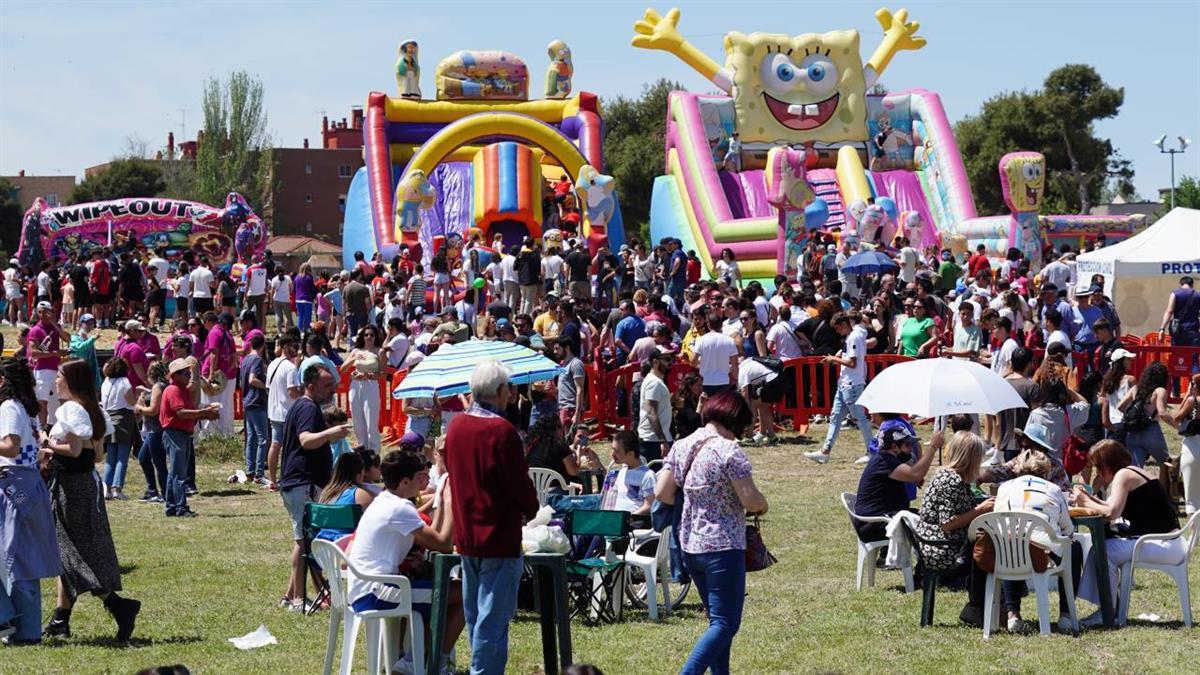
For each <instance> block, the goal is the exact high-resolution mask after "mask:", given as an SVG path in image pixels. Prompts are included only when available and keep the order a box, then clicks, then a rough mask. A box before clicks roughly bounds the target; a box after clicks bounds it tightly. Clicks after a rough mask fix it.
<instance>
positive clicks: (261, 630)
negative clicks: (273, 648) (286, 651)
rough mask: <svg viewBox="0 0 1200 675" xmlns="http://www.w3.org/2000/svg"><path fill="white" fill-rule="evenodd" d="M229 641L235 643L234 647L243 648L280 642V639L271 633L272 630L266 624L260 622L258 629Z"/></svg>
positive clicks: (253, 647)
mask: <svg viewBox="0 0 1200 675" xmlns="http://www.w3.org/2000/svg"><path fill="white" fill-rule="evenodd" d="M229 641H230V642H232V643H233V646H234V647H237V648H238V649H242V650H246V649H258V648H259V647H266V646H267V645H277V644H279V640H276V639H275V636H274V635H271V631H269V630H267V625H266V624H260V625H259V627H258V630H255V631H254V632H252V633H246V634H245V635H243V636H241V637H231V638H229Z"/></svg>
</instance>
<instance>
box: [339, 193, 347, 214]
mask: <svg viewBox="0 0 1200 675" xmlns="http://www.w3.org/2000/svg"><path fill="white" fill-rule="evenodd" d="M338 212H339V213H345V212H346V195H338Z"/></svg>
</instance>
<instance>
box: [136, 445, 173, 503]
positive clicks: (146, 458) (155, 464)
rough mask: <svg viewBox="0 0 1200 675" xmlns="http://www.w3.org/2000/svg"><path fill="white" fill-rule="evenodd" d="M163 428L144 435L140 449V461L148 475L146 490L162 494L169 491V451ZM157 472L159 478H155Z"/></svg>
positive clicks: (143, 470) (144, 472) (143, 471)
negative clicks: (164, 440)
mask: <svg viewBox="0 0 1200 675" xmlns="http://www.w3.org/2000/svg"><path fill="white" fill-rule="evenodd" d="M162 437H163V432H162V429H159V430H158V431H152V432H150V433H148V434H145V435H143V436H142V447H141V449H140V450H138V463H139V464H141V465H142V473H143V474H145V476H146V490H148V491H150V492H155V493H158V494H160V495H165V494H166V493H167V451H166V449H165V448H163V438H162ZM155 474H157V476H158V479H157V480H155Z"/></svg>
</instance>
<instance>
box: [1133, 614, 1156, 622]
mask: <svg viewBox="0 0 1200 675" xmlns="http://www.w3.org/2000/svg"><path fill="white" fill-rule="evenodd" d="M1137 618H1138V621H1161V620H1162V617H1161V616H1159V615H1157V614H1138V615H1137Z"/></svg>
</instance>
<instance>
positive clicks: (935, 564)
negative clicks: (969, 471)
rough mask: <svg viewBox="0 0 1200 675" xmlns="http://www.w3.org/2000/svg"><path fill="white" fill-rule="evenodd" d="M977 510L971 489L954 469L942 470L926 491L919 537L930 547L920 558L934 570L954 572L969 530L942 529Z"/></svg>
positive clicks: (922, 550)
mask: <svg viewBox="0 0 1200 675" xmlns="http://www.w3.org/2000/svg"><path fill="white" fill-rule="evenodd" d="M973 508H975V499H974V497H972V495H971V486H970V485H968V484H967V482H966V481H964V480H963V479H962V476H959V475H958V474H957V473H955V472H954V470H953V469H948V468H942V469H939V470H938V472H937V473H936V474H934V476H933V481H932V482H931V483H930V484H929V487H928V488H926V490H925V498H924V500H923V501H922V502H921V511H920V514H919V515H920V521H919V522H918V523H917V536H918V537H920V538H921V539H924V540H927V541H929V542H931V543H928V544H921V555H922V556H924V557H925V559H926V561H928V564H929V566H930V567H931V568H933V569H936V570H948V569H953V568H954V567H955V564H956V562H957V560H958V557H959V555H961V554H962V552H963V549H964V547H965V546H966V543H967V528H965V527H963V528H960V529H957V530H955V531H953V532H946V531H945V530H943V529H942V525H944V524H945V523H947V522H949V521H951V520H953V519H954V518H956V517H958V516H960V515H962V514H964V513H966V512H967V511H970V510H971V509H973Z"/></svg>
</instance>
